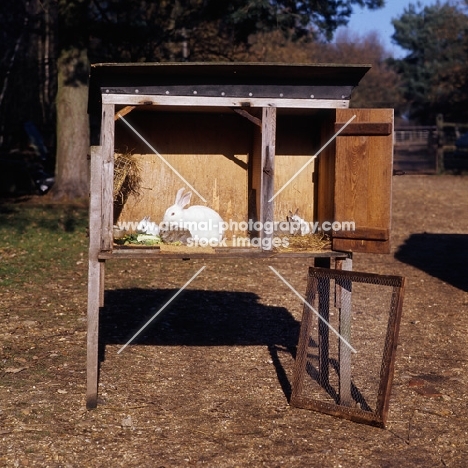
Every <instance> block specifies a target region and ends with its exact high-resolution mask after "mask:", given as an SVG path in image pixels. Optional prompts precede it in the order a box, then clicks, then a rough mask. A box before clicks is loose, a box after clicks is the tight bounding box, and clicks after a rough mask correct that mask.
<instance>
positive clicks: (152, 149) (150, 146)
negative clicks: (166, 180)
mask: <svg viewBox="0 0 468 468" xmlns="http://www.w3.org/2000/svg"><path fill="white" fill-rule="evenodd" d="M117 115H118V116H119V118H120V119H121V120H122V122H123V123H124V124H125V125H127V127H128V128H130V129H131V130H132V131H133V132H134V133H135V135H137V136H138V137H139V138H140V140H141V141H142V142H143V143H144V144H145V145H146V146H147V147H148V148H149V149H150V150H151V151H153V152H154V154H155V155H156V156H158V158H159V159H161V161H162V162H163V163H164V164H166V165H167V166H169V167H170V168H171V169H172V170H173V171H174V173H175V174H176V175H177V176H178V177H179V178H180V179H181V180H183V181H184V182H185V183H186V184H187V185H188V186H189V187H190V188H191V189H192V190H193V191H194V192H195V193H196V194H197V195H198V196H199V197H200V198H201V199H202V200H203V201H204V202H206V199H205V198H203V197H202V196H201V195H200V193H198V191H197V190H196V189H195V188H194V187H193V186H192V185H191V184H190V183H189V182H188V181H187V180H186V179H185V178H184V176H183V175H182V174H181V173H180V172H179V171H178V170H177V169H176V168H175V167H174V166H172V165H171V164H170V163H169V162H168V161H166V160H165V159H164V158H163V157H162V156H161V154H160V153H159V152H158V151H157V150H156V148H155V147H154V146H153V145H151V143H150V142H149V141H147V140H146V139H145V138H144V137H143V135H142V134H141V133H140V132H138V130H136V129H135V128H134V127H132V126H131V125H130V124H129V123H128V122H127V120H126V119H125V118H124V116H123V115H121V114H119V113H117Z"/></svg>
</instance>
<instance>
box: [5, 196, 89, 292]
mask: <svg viewBox="0 0 468 468" xmlns="http://www.w3.org/2000/svg"><path fill="white" fill-rule="evenodd" d="M87 223H88V212H87V209H86V208H84V207H79V206H70V205H61V204H42V203H21V204H18V203H11V202H8V203H3V204H0V238H1V239H2V243H1V246H0V260H1V261H0V286H1V287H2V288H4V287H10V286H20V285H22V284H25V283H29V284H30V283H34V284H35V285H36V287H38V288H40V287H41V284H43V283H48V282H49V281H50V279H51V277H52V276H54V275H55V274H56V273H58V272H59V275H60V276H62V275H63V276H67V275H69V274H70V273H72V272H73V271H74V270H76V267H77V266H79V265H82V264H84V262H85V257H86V249H87V244H88V239H87V235H86V229H87Z"/></svg>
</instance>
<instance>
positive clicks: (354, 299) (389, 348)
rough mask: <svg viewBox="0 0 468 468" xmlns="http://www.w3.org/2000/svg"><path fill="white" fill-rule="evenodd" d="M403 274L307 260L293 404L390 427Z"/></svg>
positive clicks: (292, 396)
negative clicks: (328, 266) (321, 264)
mask: <svg viewBox="0 0 468 468" xmlns="http://www.w3.org/2000/svg"><path fill="white" fill-rule="evenodd" d="M403 292H404V278H402V277H399V276H383V275H375V274H370V273H358V272H352V271H340V270H330V269H326V268H310V269H309V278H308V282H307V291H306V299H307V304H306V305H305V306H304V311H303V316H302V322H301V331H300V336H299V343H298V348H297V356H296V363H295V368H294V375H293V389H292V395H291V404H292V405H294V406H298V407H301V408H307V409H313V410H317V411H321V412H324V413H328V414H332V415H335V416H341V417H343V418H346V419H350V420H353V421H357V422H363V423H368V424H372V425H375V426H379V427H385V423H386V418H387V413H388V404H389V397H390V391H391V386H392V379H393V370H394V361H395V353H396V346H397V339H398V331H399V325H400V318H401V311H402V301H403Z"/></svg>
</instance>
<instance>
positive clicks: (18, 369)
mask: <svg viewBox="0 0 468 468" xmlns="http://www.w3.org/2000/svg"><path fill="white" fill-rule="evenodd" d="M27 368H28V367H7V368H6V369H5V370H4V371H3V372H5V373H6V374H17V373H18V372H21V371H22V370H25V369H27Z"/></svg>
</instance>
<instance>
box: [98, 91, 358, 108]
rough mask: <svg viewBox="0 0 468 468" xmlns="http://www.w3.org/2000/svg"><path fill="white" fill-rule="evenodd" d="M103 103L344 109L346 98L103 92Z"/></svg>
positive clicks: (347, 105)
mask: <svg viewBox="0 0 468 468" xmlns="http://www.w3.org/2000/svg"><path fill="white" fill-rule="evenodd" d="M102 103H103V104H115V105H124V106H125V105H131V106H188V107H272V108H273V107H276V108H289V109H346V108H348V107H349V100H346V99H312V98H310V99H283V98H277V99H275V98H254V97H252V98H247V97H246V98H230V97H198V96H155V95H151V94H146V95H141V94H135V95H131V94H103V95H102Z"/></svg>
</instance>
